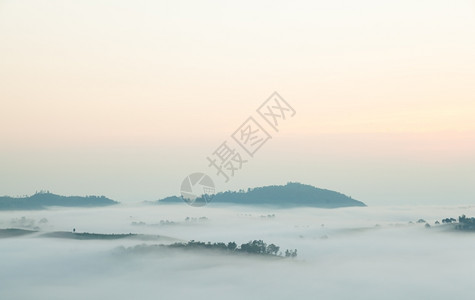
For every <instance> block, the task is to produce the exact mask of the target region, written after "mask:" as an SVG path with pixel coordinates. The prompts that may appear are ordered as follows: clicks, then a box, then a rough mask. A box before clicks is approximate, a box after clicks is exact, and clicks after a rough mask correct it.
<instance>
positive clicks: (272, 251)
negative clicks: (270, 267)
mask: <svg viewBox="0 0 475 300" xmlns="http://www.w3.org/2000/svg"><path fill="white" fill-rule="evenodd" d="M279 249H280V247H279V246H276V245H274V244H270V245H269V246H267V251H266V252H267V254H273V255H277V252H279Z"/></svg>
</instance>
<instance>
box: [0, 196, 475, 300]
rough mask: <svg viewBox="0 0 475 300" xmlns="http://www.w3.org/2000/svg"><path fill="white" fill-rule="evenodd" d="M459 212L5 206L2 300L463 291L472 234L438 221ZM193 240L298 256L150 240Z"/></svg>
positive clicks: (463, 294) (472, 263)
mask: <svg viewBox="0 0 475 300" xmlns="http://www.w3.org/2000/svg"><path fill="white" fill-rule="evenodd" d="M462 214H465V215H467V216H472V215H475V208H474V207H463V206H437V207H424V206H418V207H409V206H406V207H358V208H341V209H333V210H328V209H316V208H298V209H273V208H265V207H264V208H256V207H243V206H219V205H210V206H207V207H204V208H199V209H197V208H193V207H189V206H187V205H185V204H180V205H160V206H157V205H155V206H152V205H150V206H148V205H135V206H133V205H119V206H116V207H106V208H99V209H63V208H61V209H59V208H57V209H55V208H53V209H49V210H39V211H13V212H12V211H10V212H1V213H0V228H4V229H6V228H17V229H23V230H21V231H18V230H17V231H4V234H3V236H0V237H1V238H0V299H48V300H51V299H184V298H193V299H218V298H226V299H383V298H384V299H447V298H452V297H455V298H458V299H471V298H472V297H471V296H470V295H469V293H468V291H470V290H471V286H472V285H473V279H470V278H471V277H470V276H471V275H470V273H471V270H473V268H474V267H475V260H474V259H473V249H475V233H471V232H460V231H456V230H454V229H453V226H450V225H447V224H442V223H441V224H440V225H437V224H435V222H436V221H441V220H442V219H443V218H446V217H454V218H457V217H458V216H460V215H462ZM420 219H423V220H424V221H426V222H427V223H424V222H422V221H420V222H419V223H418V222H417V221H418V220H420ZM426 224H430V227H429V225H426ZM73 229H74V230H75V232H74V233H73ZM25 230H28V231H25ZM51 233H55V234H51ZM77 236H80V237H81V238H79V239H77V238H74V237H77ZM190 240H195V241H202V242H208V241H210V242H212V243H215V242H224V243H228V242H236V243H237V244H238V245H240V244H242V243H246V242H249V241H251V240H263V241H264V242H266V243H268V244H270V243H273V244H275V245H278V246H279V247H280V249H281V251H282V250H283V249H297V251H298V256H297V257H295V258H282V257H279V259H276V258H274V257H272V256H259V255H237V254H233V253H232V252H229V251H227V252H226V251H222V252H221V251H215V250H213V251H207V250H206V249H197V250H196V251H193V250H192V251H188V250H183V249H173V248H166V247H165V248H160V247H152V246H151V245H159V244H163V245H169V244H172V243H176V242H187V241H190ZM147 245H150V247H147ZM140 249H142V250H143V249H150V251H139V250H140Z"/></svg>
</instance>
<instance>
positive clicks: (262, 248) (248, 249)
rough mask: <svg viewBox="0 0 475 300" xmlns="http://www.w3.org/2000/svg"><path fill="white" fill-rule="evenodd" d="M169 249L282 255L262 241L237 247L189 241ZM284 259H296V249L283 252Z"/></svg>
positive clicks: (278, 248)
mask: <svg viewBox="0 0 475 300" xmlns="http://www.w3.org/2000/svg"><path fill="white" fill-rule="evenodd" d="M168 247H169V248H181V249H186V250H200V249H206V250H219V251H224V252H232V253H247V254H256V255H267V256H279V257H282V256H283V255H282V253H281V252H279V250H280V247H279V246H276V245H274V244H269V245H267V244H266V243H264V241H262V240H254V241H249V242H248V243H245V244H241V246H238V245H237V244H236V243H235V242H229V243H227V244H226V243H222V242H221V243H211V242H207V243H205V242H198V241H194V240H191V241H189V242H187V243H174V244H171V245H168ZM284 255H285V257H296V256H297V249H295V250H285V252H284Z"/></svg>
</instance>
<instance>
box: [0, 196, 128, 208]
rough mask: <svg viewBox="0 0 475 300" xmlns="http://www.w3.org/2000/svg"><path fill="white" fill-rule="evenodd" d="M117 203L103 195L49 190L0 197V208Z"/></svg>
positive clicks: (84, 205)
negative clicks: (83, 195) (62, 192)
mask: <svg viewBox="0 0 475 300" xmlns="http://www.w3.org/2000/svg"><path fill="white" fill-rule="evenodd" d="M118 203H119V202H116V201H114V200H111V199H109V198H106V197H104V196H100V197H97V196H86V197H80V196H60V195H55V194H52V193H49V192H41V193H36V194H34V195H33V196H29V197H23V198H13V197H8V196H3V197H0V210H34V209H44V208H46V207H48V206H65V207H96V206H107V205H114V204H118Z"/></svg>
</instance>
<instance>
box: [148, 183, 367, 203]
mask: <svg viewBox="0 0 475 300" xmlns="http://www.w3.org/2000/svg"><path fill="white" fill-rule="evenodd" d="M178 202H183V199H182V198H181V197H177V196H172V197H167V198H164V199H162V200H158V201H157V203H159V204H162V203H178ZM212 202H213V203H232V204H242V205H270V206H278V207H295V206H308V207H320V208H338V207H349V206H366V204H364V203H363V202H361V201H358V200H355V199H352V198H351V197H348V196H346V195H343V194H341V193H338V192H335V191H330V190H325V189H319V188H316V187H314V186H311V185H306V184H301V183H294V182H289V183H287V184H286V185H271V186H264V187H258V188H254V189H248V190H247V192H245V191H240V192H232V191H227V192H222V193H218V194H216V195H214V197H213V199H212Z"/></svg>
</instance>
